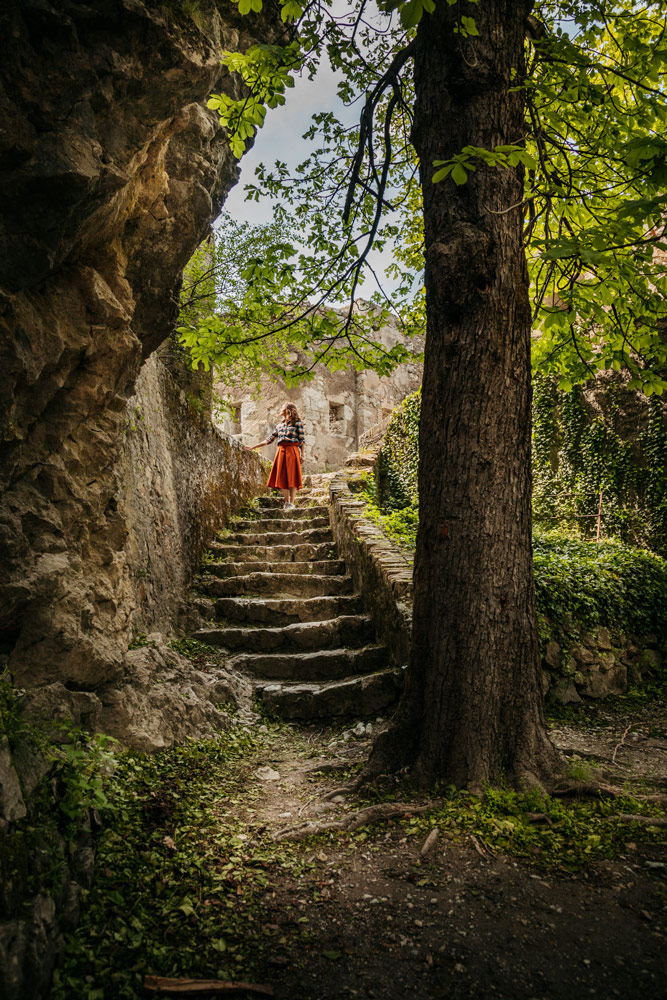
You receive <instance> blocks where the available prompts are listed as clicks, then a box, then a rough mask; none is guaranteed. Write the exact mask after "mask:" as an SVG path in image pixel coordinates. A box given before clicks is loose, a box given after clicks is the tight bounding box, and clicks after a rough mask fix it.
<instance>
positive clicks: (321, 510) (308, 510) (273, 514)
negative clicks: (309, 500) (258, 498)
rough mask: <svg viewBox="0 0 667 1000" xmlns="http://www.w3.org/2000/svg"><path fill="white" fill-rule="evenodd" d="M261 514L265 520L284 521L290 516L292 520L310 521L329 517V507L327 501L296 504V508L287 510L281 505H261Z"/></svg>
mask: <svg viewBox="0 0 667 1000" xmlns="http://www.w3.org/2000/svg"><path fill="white" fill-rule="evenodd" d="M259 512H260V514H261V517H262V519H263V520H276V521H282V520H285V518H287V517H289V518H290V520H297V521H310V520H312V519H313V518H316V517H326V518H327V520H328V519H329V507H328V506H327V504H326V503H317V504H312V505H311V504H304V505H303V506H298V505H297V506H296V507H295V508H294V510H289V511H286V510H284V509H283V507H282V506H280V507H261V508H260V511H259Z"/></svg>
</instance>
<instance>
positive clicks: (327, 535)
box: [227, 527, 331, 545]
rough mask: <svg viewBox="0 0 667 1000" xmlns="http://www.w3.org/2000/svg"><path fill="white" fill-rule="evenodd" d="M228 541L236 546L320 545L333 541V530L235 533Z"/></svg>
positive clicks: (312, 529) (229, 536) (228, 537)
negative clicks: (306, 543) (307, 543)
mask: <svg viewBox="0 0 667 1000" xmlns="http://www.w3.org/2000/svg"><path fill="white" fill-rule="evenodd" d="M227 541H229V542H232V543H233V544H235V545H289V544H290V543H293V544H294V545H301V544H303V543H304V542H310V543H311V544H313V545H318V544H320V543H322V542H330V541H331V528H328V527H327V528H305V529H304V530H303V531H298V530H294V531H261V530H253V531H233V532H232V533H231V534H230V535H228V536H227Z"/></svg>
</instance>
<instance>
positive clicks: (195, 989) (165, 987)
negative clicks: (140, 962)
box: [144, 976, 274, 997]
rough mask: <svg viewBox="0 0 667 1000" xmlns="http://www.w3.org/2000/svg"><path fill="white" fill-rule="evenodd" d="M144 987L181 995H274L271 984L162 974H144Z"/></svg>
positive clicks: (152, 990) (153, 990)
mask: <svg viewBox="0 0 667 1000" xmlns="http://www.w3.org/2000/svg"><path fill="white" fill-rule="evenodd" d="M144 989H145V990H148V991H149V992H157V993H166V994H168V995H170V996H182V995H183V994H187V993H190V994H193V993H196V994H197V995H198V996H201V995H202V994H204V993H217V994H219V995H220V994H226V995H227V996H248V994H249V993H251V994H252V995H253V996H262V997H272V996H273V995H274V994H273V989H272V987H271V986H264V985H261V984H259V983H242V982H237V983H233V982H227V981H226V980H222V979H168V978H165V977H164V976H144Z"/></svg>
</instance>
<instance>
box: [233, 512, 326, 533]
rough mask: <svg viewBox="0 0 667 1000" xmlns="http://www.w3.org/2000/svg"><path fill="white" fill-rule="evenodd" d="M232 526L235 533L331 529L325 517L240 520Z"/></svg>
mask: <svg viewBox="0 0 667 1000" xmlns="http://www.w3.org/2000/svg"><path fill="white" fill-rule="evenodd" d="M232 526H233V528H234V529H235V530H236V531H250V532H256V531H294V530H297V531H299V532H301V531H303V530H306V529H312V528H329V527H331V525H330V523H329V518H328V517H327V516H322V517H308V518H305V517H303V518H299V519H298V520H293V519H292V518H291V517H253V518H242V519H240V520H238V521H233V522H232Z"/></svg>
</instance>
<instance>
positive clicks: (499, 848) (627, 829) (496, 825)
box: [309, 764, 667, 885]
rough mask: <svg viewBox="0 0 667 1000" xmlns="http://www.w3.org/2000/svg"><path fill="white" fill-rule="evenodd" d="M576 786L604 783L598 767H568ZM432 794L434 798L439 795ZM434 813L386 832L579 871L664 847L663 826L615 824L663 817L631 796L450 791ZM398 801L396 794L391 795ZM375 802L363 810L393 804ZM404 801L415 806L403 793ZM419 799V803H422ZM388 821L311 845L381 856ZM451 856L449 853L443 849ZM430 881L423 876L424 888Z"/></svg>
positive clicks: (393, 823) (666, 838)
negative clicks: (631, 850) (434, 833)
mask: <svg viewBox="0 0 667 1000" xmlns="http://www.w3.org/2000/svg"><path fill="white" fill-rule="evenodd" d="M568 773H569V777H570V778H571V779H572V780H573V781H583V782H588V781H595V780H596V779H597V780H599V775H597V774H596V768H595V767H594V766H593V765H589V764H580V765H577V764H573V765H571V767H570V769H569V772H568ZM437 794H438V793H437V791H436V792H434V797H435V795H437ZM440 794H441V795H442V798H441V800H440V803H439V805H438V806H437V807H435V808H433V809H431V810H429V811H428V812H426V813H423V814H421V815H413V816H410V814H409V813H407V814H406V817H405V818H401V819H398V820H393V821H390V823H389V827H390V828H391V826H394V827H396V826H398V827H400V828H401V830H402V832H401V836H408V837H414V838H416V839H417V840H418V841H419V843H420V846H421V842H422V840H423V839H425V838H426V836H427V835H428V833H429V832H430V831H431V830H432V829H433V828H434V827H437V828H438V830H439V832H440V835H441V838H442V839H444V840H446V841H449V842H451V843H456V844H459V843H470V842H471V839H472V838H473V837H474V838H475V840H477V842H478V845H479V846H481V848H482V852H483V853H486V854H487V855H488V856H492V855H494V854H500V855H503V854H505V855H510V856H512V857H517V858H522V859H523V860H524V861H526V862H528V863H529V864H531V865H535V866H537V867H539V868H542V869H545V870H561V871H564V872H569V873H571V872H577V871H581V870H582V869H585V868H586V866H587V865H589V864H591V863H592V862H594V861H596V860H599V859H601V858H614V857H618V856H619V855H624V854H625V852H626V850H627V849H628V848H627V845H628V844H629V843H633V842H634V841H636V840H641V841H642V842H643V843H645V844H646V843H648V844H656V845H664V844H667V830H665V828H664V827H658V826H651V825H650V824H644V823H641V822H640V823H635V822H630V821H628V820H621V819H618V818H617V817H619V816H620V815H621V814H624V815H629V814H634V815H640V816H655V817H660V818H663V817H664V816H665V810H664V809H661V808H660V807H659V806H657V805H655V804H653V803H647V802H644V801H641V799H638V798H636V797H635V796H636V794H638V793H637V792H635V794H633V792H632V791H631V790H628V794H627V796H622V797H619V798H615V799H609V798H602V797H593V798H581V799H564V798H555V797H552V796H548V795H545V794H543V793H541V792H539V791H529V792H523V793H522V792H516V791H514V790H512V789H508V788H487V789H486V790H485V791H484V793H483V794H481V795H479V796H478V795H473V794H472V793H470V792H467V791H459V790H456V789H454V788H450V789H448V790H446V791H445V792H444V794H442V793H440ZM392 797H393V796H392ZM392 797H390V798H389V799H386V798H384V797H373V798H369V799H368V800H364V802H363V803H361V804H364V805H365V804H371V803H373V802H377V801H380V800H382V801H391V798H392ZM400 800H401V801H408V802H409V801H412V796H411V795H410V794H409V792H406V791H405V790H403V791H402V792H401V794H400ZM418 800H419V799H418V796H415V801H418ZM387 826H388V824H387V823H386V822H381V823H375V824H373V825H371V826H368V827H364V828H361V829H360V830H358V831H356V832H354V833H351V834H339V833H323V834H319V835H318V836H317V837H314V838H311V839H310V841H309V842H310V843H311V844H312V843H314V842H321V843H327V842H328V843H332V842H334V841H337V840H338V841H339V842H341V843H342V844H343V843H346V844H348V845H350V847H353V848H354V849H355V850H356V848H357V847H358V846H359V845H360V844H365V845H367V847H369V848H370V849H371V850H373V849H375V850H378V851H382V850H383V849H384V846H385V845H384V843H383V840H382V839H380V838H381V837H383V835H384V833H386V830H387ZM445 850H446V848H445ZM429 881H430V880H429V878H428V877H425V878H424V880H423V882H421V883H418V884H422V885H423V884H426V883H428V882H429Z"/></svg>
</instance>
